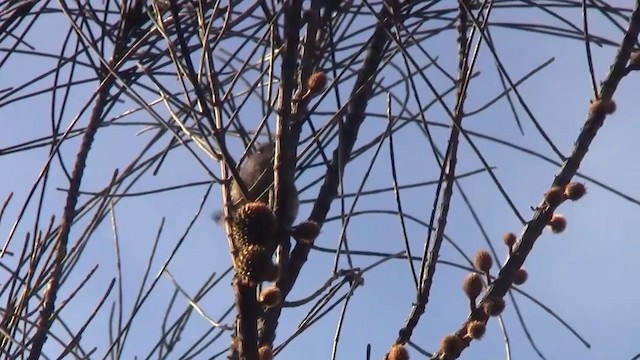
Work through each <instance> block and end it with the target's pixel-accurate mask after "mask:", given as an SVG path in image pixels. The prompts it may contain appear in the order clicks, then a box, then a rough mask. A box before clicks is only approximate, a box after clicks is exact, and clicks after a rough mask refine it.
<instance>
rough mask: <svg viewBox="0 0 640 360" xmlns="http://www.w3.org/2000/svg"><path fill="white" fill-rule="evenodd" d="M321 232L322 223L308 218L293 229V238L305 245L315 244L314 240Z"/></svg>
mask: <svg viewBox="0 0 640 360" xmlns="http://www.w3.org/2000/svg"><path fill="white" fill-rule="evenodd" d="M319 234H320V225H318V223H317V222H315V221H313V220H307V221H304V222H302V223H300V224H299V225H297V226H296V227H295V228H294V229H293V234H292V235H293V238H294V239H296V240H297V241H300V242H302V243H304V244H305V245H311V244H313V241H314V240H315V239H316V238H317V237H318V235H319Z"/></svg>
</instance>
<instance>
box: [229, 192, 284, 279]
mask: <svg viewBox="0 0 640 360" xmlns="http://www.w3.org/2000/svg"><path fill="white" fill-rule="evenodd" d="M275 229H276V218H275V215H274V214H273V211H271V209H270V208H269V206H267V205H266V204H263V203H260V202H251V203H247V204H245V205H243V206H242V207H241V208H240V209H238V211H237V212H236V213H235V215H234V216H233V222H232V224H231V238H232V240H233V243H234V245H235V246H236V247H237V256H236V259H235V260H236V261H235V265H236V273H237V274H238V277H239V279H240V280H241V282H242V283H244V284H246V285H255V284H257V283H260V282H262V281H273V280H275V279H276V278H277V274H278V271H277V269H276V267H275V265H274V264H273V261H272V259H271V257H272V255H273V251H274V250H275V248H276V245H275Z"/></svg>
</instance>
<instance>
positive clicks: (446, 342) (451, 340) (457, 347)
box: [439, 334, 463, 357]
mask: <svg viewBox="0 0 640 360" xmlns="http://www.w3.org/2000/svg"><path fill="white" fill-rule="evenodd" d="M462 345H463V343H462V339H460V338H459V337H458V335H455V334H451V335H447V336H445V337H443V338H442V340H441V341H440V350H439V352H440V353H441V354H442V355H444V356H445V357H455V356H457V355H458V354H459V353H460V351H461V350H462Z"/></svg>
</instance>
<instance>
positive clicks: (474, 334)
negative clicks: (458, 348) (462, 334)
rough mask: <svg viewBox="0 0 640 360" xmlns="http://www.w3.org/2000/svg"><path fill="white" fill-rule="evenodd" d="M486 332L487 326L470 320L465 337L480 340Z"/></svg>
mask: <svg viewBox="0 0 640 360" xmlns="http://www.w3.org/2000/svg"><path fill="white" fill-rule="evenodd" d="M485 332H487V325H486V324H485V323H484V322H483V321H477V320H472V321H470V322H469V323H467V337H469V338H471V339H473V340H480V339H482V337H483V336H484V333H485Z"/></svg>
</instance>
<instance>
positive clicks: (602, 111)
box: [589, 99, 616, 118]
mask: <svg viewBox="0 0 640 360" xmlns="http://www.w3.org/2000/svg"><path fill="white" fill-rule="evenodd" d="M615 111H616V103H615V101H613V100H601V99H598V100H594V101H593V102H591V106H590V107H589V112H590V113H591V114H592V115H593V116H594V117H596V118H603V117H605V116H606V115H610V114H613V113H614V112H615Z"/></svg>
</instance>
